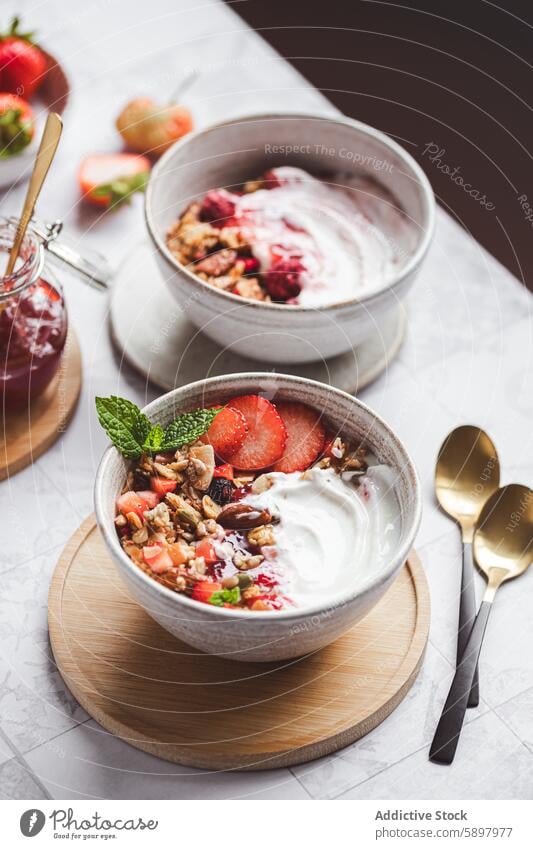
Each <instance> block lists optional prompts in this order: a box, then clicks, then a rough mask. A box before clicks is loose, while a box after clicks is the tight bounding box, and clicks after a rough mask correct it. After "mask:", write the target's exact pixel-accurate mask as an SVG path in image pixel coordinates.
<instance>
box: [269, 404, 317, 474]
mask: <svg viewBox="0 0 533 849" xmlns="http://www.w3.org/2000/svg"><path fill="white" fill-rule="evenodd" d="M276 407H277V410H278V413H279V415H280V416H281V418H282V421H283V424H284V426H285V430H286V432H287V441H286V445H285V450H284V453H283V456H282V457H281V458H280V459H278V460H277V461H276V462H275V463H274V465H273V466H272V469H273V471H274V472H285V473H288V472H297V471H303V470H304V469H308V468H309V466H310V465H311V464H312V463H314V461H315V460H316V458H317V457H318V455H319V454H320V453H321V451H322V449H323V447H324V439H325V436H326V432H325V429H324V425H323V424H322V423H321V421H320V413H317V411H316V410H313V409H312V408H311V407H308V406H307V405H306V404H300V403H298V402H297V401H280V402H279V404H276Z"/></svg>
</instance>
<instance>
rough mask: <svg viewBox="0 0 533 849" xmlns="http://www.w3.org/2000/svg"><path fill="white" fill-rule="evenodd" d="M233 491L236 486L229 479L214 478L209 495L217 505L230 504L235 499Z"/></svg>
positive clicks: (208, 491)
mask: <svg viewBox="0 0 533 849" xmlns="http://www.w3.org/2000/svg"><path fill="white" fill-rule="evenodd" d="M233 490H234V486H233V484H232V482H231V481H229V480H228V479H227V478H213V480H212V481H211V485H210V487H209V489H208V490H207V494H208V496H209V498H211V499H212V500H213V501H215V502H216V503H217V504H229V502H230V501H231V500H232V498H233Z"/></svg>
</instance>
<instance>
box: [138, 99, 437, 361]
mask: <svg viewBox="0 0 533 849" xmlns="http://www.w3.org/2000/svg"><path fill="white" fill-rule="evenodd" d="M269 145H270V147H268V146H269ZM287 146H291V147H292V148H294V147H295V146H300V149H303V152H300V153H298V152H293V153H291V154H288V155H281V154H279V153H273V152H268V151H269V150H272V149H277V150H280V149H281V150H286V149H287ZM325 151H327V153H326V152H325ZM280 163H281V164H284V165H295V166H299V167H301V168H304V169H305V170H307V171H308V172H310V173H313V174H316V175H318V176H320V175H321V174H342V175H345V182H346V183H347V184H348V183H349V181H350V178H352V177H354V176H356V175H361V174H363V175H368V176H371V177H373V178H374V179H375V180H377V181H378V182H380V183H382V184H383V185H384V186H385V188H387V189H388V190H389V191H390V192H392V194H393V195H394V196H395V197H396V198H397V199H398V201H399V202H400V203H401V205H402V207H403V209H404V211H405V213H406V215H407V216H408V217H409V219H410V220H411V222H412V224H413V227H414V228H415V231H416V245H415V248H414V250H412V251H410V252H409V253H408V255H407V257H406V258H405V261H404V263H403V266H402V268H401V270H400V271H399V274H398V276H397V278H396V279H395V280H393V281H392V282H391V283H390V284H387V285H386V286H385V287H383V288H381V289H379V290H377V291H375V292H372V293H370V294H368V295H366V296H362V297H361V298H359V299H352V300H348V301H344V302H341V303H335V304H331V305H326V306H324V307H320V308H319V309H315V308H310V307H301V306H292V305H285V304H275V303H272V304H263V303H260V302H259V301H253V300H248V299H244V298H242V297H240V296H238V295H232V294H231V293H229V292H225V291H222V290H221V289H216V288H215V287H213V286H211V285H210V284H209V283H205V282H204V281H202V280H200V279H199V278H198V277H196V276H195V275H194V274H193V273H192V272H191V271H189V270H188V269H187V268H185V267H184V266H183V265H181V264H180V263H179V262H178V261H177V260H176V259H175V257H173V255H172V254H171V253H170V251H169V250H168V248H167V246H166V244H165V234H166V232H167V230H168V228H169V226H170V225H171V224H172V223H173V222H174V221H175V220H176V219H177V218H178V217H179V215H180V214H181V213H182V212H183V210H184V209H185V207H187V206H188V204H189V203H191V201H193V200H196V199H198V198H201V197H202V196H203V195H204V194H205V193H206V192H207V191H208V190H210V189H213V188H217V187H219V186H226V187H231V186H237V185H241V184H242V183H243V182H244V181H245V180H247V179H250V178H252V177H254V176H256V175H259V174H261V173H263V172H264V171H265V170H266V169H267V168H271V167H274V166H276V165H279V164H280ZM145 213H146V222H147V226H148V232H149V233H150V236H151V238H152V241H153V243H154V245H155V248H156V251H155V253H156V256H157V259H158V262H159V266H160V268H161V272H162V274H163V276H164V278H165V281H166V283H167V285H168V287H169V289H170V291H171V292H172V294H173V295H174V296H175V298H176V299H177V301H178V302H179V304H180V305H181V307H182V308H183V310H184V311H185V313H186V315H187V316H188V318H189V319H190V320H191V321H192V322H193V324H195V325H196V326H197V327H198V328H200V329H201V330H202V331H203V332H204V333H206V334H207V335H208V336H210V337H211V338H212V339H214V340H215V341H216V342H218V343H219V344H220V345H223V346H231V348H232V350H233V351H235V352H236V353H240V354H244V355H245V356H248V357H253V358H255V359H258V360H263V361H266V362H273V363H293V362H313V361H316V360H320V359H323V358H328V357H331V356H334V355H336V354H341V353H343V352H345V351H348V350H350V349H351V348H354V347H356V346H357V345H359V344H361V342H363V341H364V340H365V339H366V338H367V337H368V336H370V335H371V334H372V333H375V332H377V328H379V325H380V323H381V321H382V320H383V318H384V317H385V316H386V315H387V314H389V313H390V312H391V311H392V310H394V309H395V308H397V305H398V302H399V300H401V299H402V298H404V297H405V294H406V292H407V291H408V289H409V287H410V286H411V284H412V283H413V281H414V279H415V276H416V274H417V272H418V271H419V268H420V264H421V262H422V260H423V258H424V256H425V254H426V252H427V249H428V246H429V244H430V241H431V237H432V234H433V226H434V216H435V199H434V196H433V192H432V189H431V186H430V184H429V181H428V180H427V177H426V176H425V174H424V172H423V171H422V169H421V168H420V167H419V166H418V165H417V163H416V162H415V161H414V159H413V158H412V157H411V156H410V155H409V154H408V153H407V152H406V151H405V150H404V149H403V148H402V147H400V145H398V144H396V142H394V141H392V139H390V138H388V136H386V135H384V134H383V133H380V132H379V131H378V130H374V129H373V128H372V127H369V126H367V125H366V124H362V123H360V122H359V121H353V120H351V119H349V118H342V117H339V118H331V117H324V116H319V115H299V114H276V115H253V116H248V117H245V118H242V119H234V120H232V121H229V122H227V123H222V124H216V125H215V126H212V127H209V128H208V129H205V130H202V131H200V132H197V133H193V134H191V135H188V136H186V137H185V138H184V139H182V140H181V141H179V142H177V143H176V144H175V145H174V146H173V147H172V148H170V150H168V151H167V153H166V154H165V155H164V156H163V157H162V158H161V159H160V160H159V162H158V163H157V165H156V166H155V168H154V169H153V172H152V176H151V179H150V182H149V184H148V188H147V192H146V200H145Z"/></svg>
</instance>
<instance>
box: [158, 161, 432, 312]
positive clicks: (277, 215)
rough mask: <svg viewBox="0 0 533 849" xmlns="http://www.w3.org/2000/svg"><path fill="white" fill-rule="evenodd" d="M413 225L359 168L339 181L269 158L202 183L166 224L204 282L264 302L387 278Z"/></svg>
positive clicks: (342, 291)
mask: <svg viewBox="0 0 533 849" xmlns="http://www.w3.org/2000/svg"><path fill="white" fill-rule="evenodd" d="M415 237H416V234H415V232H414V228H413V227H412V226H411V225H410V223H409V221H408V219H407V217H406V216H405V214H404V212H403V210H402V209H401V207H400V205H399V204H398V203H397V202H396V201H395V198H394V197H393V196H392V195H390V193H389V192H387V190H386V189H385V188H384V187H382V186H380V185H379V184H377V183H376V182H375V181H372V180H369V179H368V178H363V177H361V178H357V179H354V180H351V181H350V185H348V186H346V185H343V181H341V180H340V179H339V178H335V177H332V178H331V179H328V180H325V179H323V180H320V179H317V178H315V177H313V176H311V175H310V174H308V173H307V172H305V171H303V170H302V169H300V168H293V167H289V166H283V167H277V168H273V169H271V170H269V171H267V172H265V173H264V174H263V175H262V176H260V177H258V178H257V179H253V180H249V181H247V182H245V183H244V184H243V185H240V186H238V187H236V188H235V187H230V188H219V189H214V190H212V191H209V192H207V194H206V195H205V196H204V197H203V198H202V199H201V200H199V201H194V202H193V203H191V204H190V205H189V206H188V207H187V209H185V211H184V212H183V213H182V215H181V216H180V217H179V219H178V220H177V221H175V222H174V223H173V224H172V225H171V227H170V228H169V230H168V231H167V234H166V241H167V246H168V248H169V250H170V251H171V253H172V254H173V255H174V257H175V258H176V259H177V260H178V262H180V263H181V264H182V265H184V266H186V267H187V268H188V269H189V270H191V271H192V272H194V274H196V276H197V277H199V278H200V279H201V280H203V281H204V282H206V283H209V284H210V285H211V286H214V287H216V288H218V289H223V290H224V291H226V292H229V293H231V294H233V295H239V296H240V297H243V298H248V299H251V300H255V301H261V302H263V303H270V302H276V303H282V304H299V305H304V306H320V305H324V304H327V303H334V302H336V301H344V300H347V299H349V298H355V297H357V296H359V295H360V294H361V292H362V291H364V290H369V289H375V288H378V287H380V286H381V285H382V284H385V283H387V282H390V280H392V279H393V278H394V276H395V275H396V274H397V272H398V268H399V267H400V266H401V265H402V264H403V263H404V262H405V260H406V258H407V257H408V256H409V254H410V251H411V249H412V247H413V245H414V241H415Z"/></svg>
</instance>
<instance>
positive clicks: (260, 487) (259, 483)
mask: <svg viewBox="0 0 533 849" xmlns="http://www.w3.org/2000/svg"><path fill="white" fill-rule="evenodd" d="M271 486H272V478H271V477H270V475H259V477H258V478H256V479H255V480H254V482H253V484H252V492H253V493H254V494H255V495H259V494H260V493H261V492H266V491H267V489H270V487H271Z"/></svg>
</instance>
